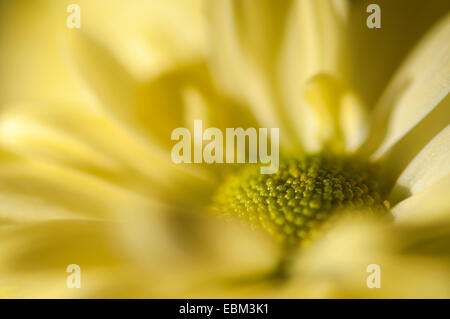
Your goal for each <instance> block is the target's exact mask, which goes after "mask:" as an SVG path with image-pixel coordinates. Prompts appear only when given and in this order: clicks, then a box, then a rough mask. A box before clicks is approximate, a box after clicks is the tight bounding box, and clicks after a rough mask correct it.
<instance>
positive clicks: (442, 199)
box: [392, 174, 450, 223]
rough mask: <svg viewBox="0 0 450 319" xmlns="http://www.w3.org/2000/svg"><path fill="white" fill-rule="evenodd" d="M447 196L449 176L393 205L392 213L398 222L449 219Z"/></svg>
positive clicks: (449, 203)
mask: <svg viewBox="0 0 450 319" xmlns="http://www.w3.org/2000/svg"><path fill="white" fill-rule="evenodd" d="M448 194H450V174H447V175H445V176H443V177H441V178H440V179H439V180H438V181H436V182H434V183H433V184H432V185H431V186H429V187H427V188H424V189H423V190H421V191H419V192H417V193H414V195H412V196H410V197H408V198H406V199H405V200H403V201H401V202H400V203H398V204H397V205H395V206H394V207H393V208H392V213H393V214H394V216H395V217H396V220H397V221H398V222H418V223H423V222H427V221H430V220H439V219H440V218H442V217H446V218H449V217H450V201H449V200H448Z"/></svg>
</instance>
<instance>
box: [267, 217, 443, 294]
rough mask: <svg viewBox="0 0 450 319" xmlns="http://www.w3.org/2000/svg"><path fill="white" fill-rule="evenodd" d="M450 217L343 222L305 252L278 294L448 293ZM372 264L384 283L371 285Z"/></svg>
mask: <svg viewBox="0 0 450 319" xmlns="http://www.w3.org/2000/svg"><path fill="white" fill-rule="evenodd" d="M448 223H449V219H448V218H446V219H441V220H439V221H438V222H436V223H432V224H421V225H414V226H411V225H410V226H405V225H403V226H400V225H396V224H394V225H392V224H390V225H386V224H378V223H377V222H375V221H372V220H369V221H355V222H346V223H341V224H340V225H338V226H337V227H336V228H334V229H333V230H331V231H330V233H328V234H327V236H326V238H323V240H319V241H317V242H316V243H314V244H312V245H311V246H310V247H309V248H308V249H305V250H304V251H303V252H301V253H300V254H299V256H298V258H297V260H296V263H295V264H296V266H295V267H294V269H295V270H294V274H293V278H291V280H290V281H289V282H288V283H287V284H286V286H285V287H284V288H283V289H280V291H279V293H278V294H276V296H278V297H291V298H292V297H294V296H295V297H313V298H324V297H327V298H380V297H383V298H445V297H447V298H448V297H449V296H450V288H449V286H448V282H449V280H450V262H449V261H450V259H449V252H450V249H449V248H450V247H449V240H450V233H449V229H450V228H449V227H448ZM369 265H377V266H379V267H380V268H379V270H380V277H379V279H380V288H369V287H368V285H367V282H368V277H369V276H370V275H371V274H372V273H373V271H374V269H373V268H371V269H370V268H368V266H369Z"/></svg>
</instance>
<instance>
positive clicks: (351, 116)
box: [0, 0, 450, 298]
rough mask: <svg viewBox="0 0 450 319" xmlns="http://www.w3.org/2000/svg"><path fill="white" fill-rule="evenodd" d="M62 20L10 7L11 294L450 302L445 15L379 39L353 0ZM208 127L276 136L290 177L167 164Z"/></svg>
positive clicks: (6, 208)
mask: <svg viewBox="0 0 450 319" xmlns="http://www.w3.org/2000/svg"><path fill="white" fill-rule="evenodd" d="M69 4H70V2H67V3H66V2H65V1H46V2H45V3H41V2H34V1H24V2H18V3H15V2H3V3H2V4H1V10H0V12H1V14H0V24H1V28H0V30H1V31H0V32H1V33H0V43H1V49H0V68H1V69H2V73H1V74H0V82H1V87H2V88H1V89H0V102H1V105H2V109H1V114H0V161H1V165H0V196H1V201H0V256H1V259H0V296H2V297H60V298H66V297H69V298H71V297H101V298H105V297H288V298H299V297H413V298H414V297H439V298H441V297H447V298H448V297H450V290H449V287H448V282H449V279H450V270H449V269H450V267H449V239H450V218H449V217H450V216H449V213H450V200H449V199H448V198H447V196H448V194H449V191H450V171H449V167H450V165H449V155H450V128H449V126H448V123H449V119H450V107H449V106H450V105H449V103H450V100H449V96H448V92H449V88H450V62H449V61H450V44H449V41H448V39H449V38H450V14H449V8H448V2H447V1H436V5H435V6H433V8H427V12H429V16H427V17H424V18H423V19H422V18H420V19H419V18H418V17H419V16H420V14H421V12H422V11H421V10H423V4H422V2H419V1H417V2H415V1H413V2H411V1H408V2H407V5H408V6H409V8H410V9H411V10H408V11H407V12H406V11H405V12H404V11H402V10H403V8H404V5H406V4H405V3H402V2H401V1H396V2H395V4H393V3H392V1H391V2H389V1H380V7H381V8H382V21H383V22H382V28H381V29H379V30H378V29H375V30H371V29H368V28H367V27H366V25H365V17H366V15H367V13H366V11H365V6H364V4H363V3H362V2H349V1H345V0H342V1H340V0H337V1H336V0H323V1H314V0H298V1H282V2H280V1H269V0H258V1H219V0H217V1H201V0H198V1H192V0H189V1H188V0H185V1H183V0H179V1H175V0H171V1H166V0H165V1H146V2H143V1H116V2H113V3H108V4H105V3H104V2H101V1H92V0H90V1H78V4H79V6H80V8H81V21H82V23H81V28H80V29H68V28H67V26H66V23H65V18H66V17H67V15H68V13H67V12H66V8H67V5H69ZM410 12H412V13H411V14H413V13H414V12H415V14H416V15H417V16H414V15H413V16H408V14H410ZM394 13H395V14H394ZM418 20H420V21H418ZM397 21H402V22H404V24H405V29H402V28H403V27H402V26H398V23H397ZM397 26H398V28H397ZM425 29H429V30H428V31H427V33H426V34H425V35H424V36H423V38H422V39H421V40H420V41H419V42H418V44H417V45H416V46H415V47H414V49H412V50H411V52H409V53H408V55H407V57H406V59H405V60H404V61H403V62H402V64H401V65H400V67H399V68H398V69H397V71H396V72H395V74H394V75H393V77H392V79H391V80H389V83H388V82H387V81H388V78H389V77H390V76H391V75H392V74H393V70H394V68H396V67H395V65H396V64H397V63H398V62H399V61H400V60H401V59H402V58H403V57H404V56H405V55H406V53H407V52H408V51H409V49H410V48H411V46H412V44H413V42H415V41H417V40H418V38H419V36H422V33H424V31H425ZM385 86H386V88H384V87H385ZM382 91H383V92H382ZM376 101H378V102H376ZM372 105H374V106H373V107H372ZM195 119H201V120H203V122H204V123H205V126H206V127H217V128H220V129H222V130H223V131H225V128H231V127H234V128H237V127H244V128H246V127H276V128H280V143H281V145H280V152H281V166H280V170H279V173H277V174H278V175H277V174H276V175H274V176H269V175H267V177H264V178H263V177H262V176H261V175H259V174H254V173H253V172H252V171H251V170H249V169H248V168H243V167H242V165H239V167H238V166H237V165H234V164H181V165H177V164H174V163H172V161H171V159H170V151H171V148H172V146H173V144H172V143H173V141H172V140H171V139H170V135H171V132H172V130H173V129H175V128H177V127H188V128H190V127H191V126H192V124H193V122H194V120H195ZM287 158H294V160H293V162H290V161H289V160H287ZM361 163H362V164H361ZM360 164H361V165H362V166H359V165H360ZM375 171H376V172H375ZM323 172H326V173H323ZM321 174H322V175H321ZM327 174H328V175H327ZM325 175H326V176H325ZM324 176H325V177H324ZM325 179H327V180H328V181H325ZM269 180H270V181H269ZM274 183H275V184H274ZM295 183H297V184H295ZM302 183H303V184H302ZM316 183H319V184H320V186H317V185H319V184H316ZM291 184H295V185H298V188H299V190H301V193H302V195H300V196H299V197H298V198H296V197H295V194H296V192H297V189H296V188H295V187H294V186H292V187H291V186H290V185H291ZM275 185H276V186H280V189H275V190H274V189H272V187H275ZM302 187H304V189H303V188H302ZM327 187H328V188H329V189H330V190H329V192H328V191H327ZM272 190H273V191H274V194H275V195H274V196H272V195H271V194H270V191H272ZM299 192H300V191H299ZM327 192H328V193H329V195H325V194H326V193H327ZM330 194H331V195H330ZM245 196H248V198H251V200H252V201H254V203H256V204H258V205H257V207H258V208H259V209H260V210H257V209H254V208H253V206H252V203H251V202H249V201H246V200H248V198H247V197H245ZM327 196H330V197H329V198H330V199H329V200H328V197H327ZM241 197H242V198H243V197H245V200H244V201H243V202H241V201H240V199H241ZM270 197H272V198H274V200H273V201H272V200H271V199H269V198H270ZM291 200H292V201H291ZM302 205H303V206H302ZM327 205H328V206H327ZM301 207H302V208H301ZM305 207H306V208H305ZM300 208H301V209H300ZM212 209H214V211H215V212H218V213H219V214H218V215H219V216H215V215H214V214H210V211H211V210H212ZM295 209H298V211H296V210H295ZM344 210H345V212H350V213H354V211H355V210H356V211H358V212H362V213H363V214H362V218H342V219H339V220H337V221H335V222H331V220H332V219H331V213H333V216H335V215H336V214H335V213H337V214H338V215H339V216H341V215H346V214H341V213H344ZM230 211H231V215H238V216H240V217H241V218H242V219H247V220H249V221H250V225H251V226H256V227H254V228H255V229H254V230H253V229H250V228H251V227H248V225H241V224H240V223H239V218H232V219H231V220H230V221H228V220H225V219H224V218H221V217H220V215H224V214H225V213H229V212H230ZM380 211H381V212H383V213H386V212H387V213H388V214H391V213H392V215H393V217H394V218H393V221H389V222H386V221H384V220H379V219H377V218H375V219H374V218H370V217H368V216H366V215H371V214H365V213H366V212H372V213H373V212H375V215H379V214H378V212H380ZM293 214H300V215H301V216H303V217H304V219H301V218H300V219H298V218H297V217H298V216H300V215H293ZM352 216H353V215H352ZM303 217H302V218H303ZM324 219H325V220H326V221H330V223H329V224H330V225H328V228H327V229H326V230H322V228H320V227H319V226H322V220H324ZM305 223H306V225H307V226H305ZM319 224H320V225H319ZM318 225H319V226H318ZM319 229H321V230H322V231H320V232H319V231H318V230H319ZM267 232H268V233H271V234H272V236H268V235H267ZM316 232H317V236H312V235H313V233H316ZM274 239H275V240H274ZM276 239H279V240H278V241H277V240H276ZM300 246H301V248H299V247H300ZM73 264H75V265H78V266H79V267H80V270H81V275H80V283H81V288H80V289H76V288H75V289H72V288H68V285H67V281H66V280H67V278H68V277H69V276H70V273H68V272H66V269H67V267H68V266H69V265H73ZM370 265H376V266H379V267H380V268H379V269H380V271H381V277H380V278H381V287H380V288H369V286H370V284H369V283H368V280H367V277H368V276H369V275H370V273H368V272H367V271H368V269H371V268H370V267H369V266H370ZM368 267H369V268H368Z"/></svg>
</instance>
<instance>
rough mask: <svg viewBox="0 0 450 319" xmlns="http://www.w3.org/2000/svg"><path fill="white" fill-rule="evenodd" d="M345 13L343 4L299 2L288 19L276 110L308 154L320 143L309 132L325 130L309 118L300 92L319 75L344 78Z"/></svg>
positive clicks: (304, 0)
mask: <svg viewBox="0 0 450 319" xmlns="http://www.w3.org/2000/svg"><path fill="white" fill-rule="evenodd" d="M347 10H348V2H347V1H345V0H342V1H340V0H338V1H331V0H325V1H314V0H312V1H311V0H299V1H296V2H295V3H294V4H293V6H292V10H291V13H290V15H289V16H288V22H287V26H286V31H285V35H284V42H283V47H282V51H281V58H280V61H279V71H278V72H279V75H278V76H279V80H280V84H279V85H280V90H281V94H282V96H283V103H281V105H280V107H282V108H283V109H284V110H285V112H286V114H287V116H288V118H289V119H290V120H291V121H293V126H294V128H295V130H296V133H297V134H298V136H299V137H300V138H301V141H302V142H303V144H305V145H306V147H307V149H309V150H317V144H320V142H321V141H320V139H319V140H318V139H317V137H314V134H311V131H312V130H316V131H319V130H321V129H324V130H327V128H324V127H323V126H321V125H320V124H319V123H315V122H314V118H311V113H310V111H309V110H307V109H305V108H306V107H307V106H305V104H306V103H307V102H306V101H305V99H304V96H303V94H302V92H303V91H304V90H305V85H306V82H307V81H309V80H310V79H311V78H312V77H313V76H315V75H317V74H319V73H326V74H329V75H331V76H333V77H338V78H339V79H340V80H341V79H343V77H344V76H345V70H346V63H345V56H346V55H345V47H346V46H345V36H344V35H345V31H346V30H345V29H346V18H347V13H348V12H347ZM324 30H326V32H325V31H324ZM312 116H314V114H312ZM329 116H332V115H331V114H330V115H329ZM315 124H316V125H315Z"/></svg>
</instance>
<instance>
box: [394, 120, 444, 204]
mask: <svg viewBox="0 0 450 319" xmlns="http://www.w3.org/2000/svg"><path fill="white" fill-rule="evenodd" d="M448 174H450V126H447V127H446V128H445V129H443V130H442V132H441V133H439V134H438V135H437V136H436V137H434V138H433V139H432V140H431V141H430V143H428V145H427V146H425V148H424V149H423V150H422V151H421V152H420V153H419V154H418V155H417V156H416V157H415V158H414V159H413V160H412V161H411V163H410V164H409V165H408V167H407V168H406V169H405V170H404V171H403V173H402V174H401V175H400V177H399V179H398V180H397V182H396V185H395V187H394V189H393V190H392V194H391V203H392V202H394V203H395V202H397V201H399V200H401V199H404V198H405V197H406V196H408V195H410V194H411V195H414V194H417V193H419V192H421V191H422V190H424V189H425V188H427V187H429V186H432V184H433V183H435V182H437V181H438V180H439V179H441V178H442V177H444V176H447V175H448Z"/></svg>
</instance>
